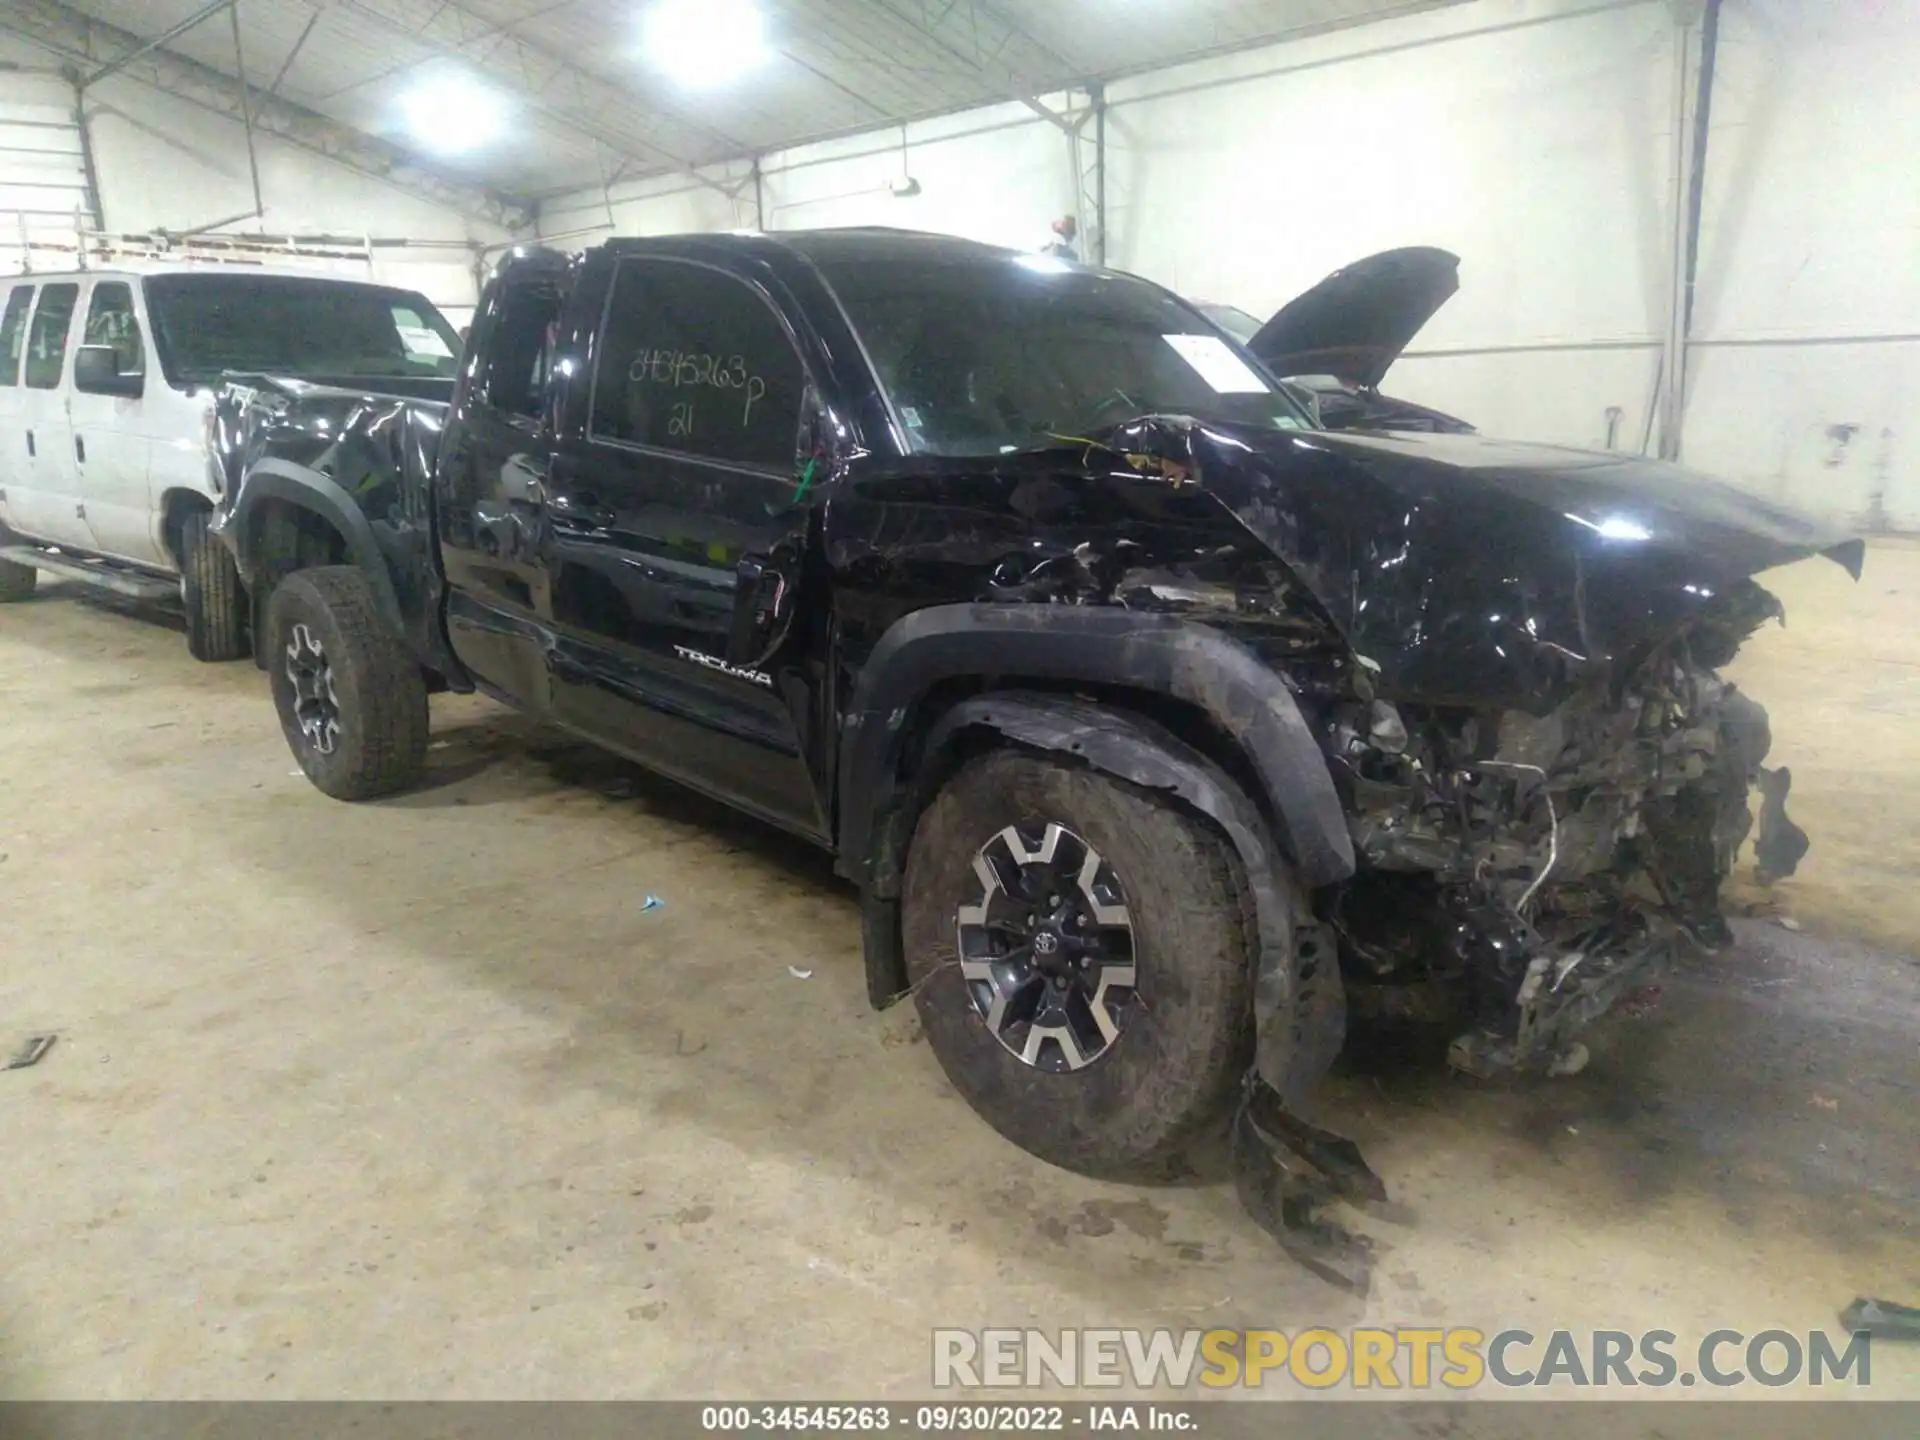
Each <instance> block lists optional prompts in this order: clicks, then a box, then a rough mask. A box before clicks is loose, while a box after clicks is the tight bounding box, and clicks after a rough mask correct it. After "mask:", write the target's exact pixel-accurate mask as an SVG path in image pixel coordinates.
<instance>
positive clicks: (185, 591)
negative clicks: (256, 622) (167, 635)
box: [180, 510, 247, 660]
mask: <svg viewBox="0 0 1920 1440" xmlns="http://www.w3.org/2000/svg"><path fill="white" fill-rule="evenodd" d="M212 519H213V516H212V515H211V513H209V512H208V511H205V510H195V511H193V512H191V513H189V514H188V515H187V516H186V517H185V519H183V520H182V521H181V523H180V577H181V584H180V593H181V598H182V599H183V600H184V601H185V602H186V608H187V651H188V653H189V654H191V655H192V656H193V658H194V659H196V660H238V659H240V657H241V656H243V655H245V654H246V653H247V610H246V603H245V596H244V595H243V594H242V592H241V589H240V572H239V571H238V570H237V569H235V568H234V564H233V557H232V556H231V555H229V554H228V553H227V551H226V547H225V546H223V545H221V544H220V542H219V541H217V540H215V539H214V538H213V536H212V535H211V534H209V533H208V529H207V527H208V525H209V524H210V523H211V522H212Z"/></svg>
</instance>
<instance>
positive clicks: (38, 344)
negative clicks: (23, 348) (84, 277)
mask: <svg viewBox="0 0 1920 1440" xmlns="http://www.w3.org/2000/svg"><path fill="white" fill-rule="evenodd" d="M79 303H80V287H79V286H78V285H49V286H47V287H46V289H44V290H42V291H41V292H40V304H39V306H38V307H36V308H35V310H34V312H33V325H32V327H31V328H30V329H29V330H28V331H27V366H26V378H27V384H28V385H30V386H32V387H33V388H34V389H36V390H57V389H58V388H59V386H60V371H61V369H62V368H63V367H64V366H65V364H66V359H67V332H68V331H69V330H71V329H72V328H73V311H74V307H75V306H76V305H78V304H79Z"/></svg>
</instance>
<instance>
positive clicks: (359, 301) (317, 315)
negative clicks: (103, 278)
mask: <svg viewBox="0 0 1920 1440" xmlns="http://www.w3.org/2000/svg"><path fill="white" fill-rule="evenodd" d="M147 315H148V318H149V319H150V320H151V321H152V323H153V331H154V348H155V349H156V350H158V351H159V354H160V365H161V368H162V369H163V370H165V371H166V375H167V379H168V381H169V382H171V383H173V384H175V385H204V384H208V383H211V382H213V381H215V380H218V379H219V378H220V376H221V374H222V373H223V372H225V371H228V370H237V371H242V372H250V373H255V374H267V375H285V376H288V377H290V378H293V379H296V380H316V381H326V380H379V379H420V380H447V379H452V378H453V375H454V371H455V369H456V368H457V366H458V363H459V361H458V356H459V353H460V337H459V336H458V335H456V334H455V333H454V330H453V327H452V326H451V325H449V324H447V321H446V317H445V316H443V315H441V313H440V312H439V311H438V310H436V309H434V308H433V306H432V304H431V303H430V302H428V301H427V299H426V298H425V297H424V296H421V295H416V294H414V293H412V292H411V291H407V290H392V289H388V288H387V287H386V286H383V285H362V284H358V283H354V282H348V281H340V280H322V279H319V278H311V279H310V278H307V277H304V276H295V275H216V274H206V275H156V276H154V277H153V278H152V279H151V280H149V281H147Z"/></svg>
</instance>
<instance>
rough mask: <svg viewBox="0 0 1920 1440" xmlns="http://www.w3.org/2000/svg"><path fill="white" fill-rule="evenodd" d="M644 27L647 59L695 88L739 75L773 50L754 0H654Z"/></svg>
mask: <svg viewBox="0 0 1920 1440" xmlns="http://www.w3.org/2000/svg"><path fill="white" fill-rule="evenodd" d="M641 28H642V34H643V38H644V39H645V41H646V48H647V58H648V60H650V61H651V62H652V63H653V64H654V65H655V66H656V67H658V68H659V69H661V70H663V71H665V72H666V73H667V74H668V75H669V76H671V77H672V79H673V80H674V81H675V82H676V83H678V84H681V85H685V86H688V87H689V88H692V89H699V88H703V87H705V86H709V85H721V84H724V83H726V82H727V81H729V80H735V79H738V78H739V77H740V76H742V75H744V74H746V73H747V72H748V71H749V70H751V69H753V68H754V67H755V66H757V65H759V64H760V63H762V62H763V61H764V60H766V58H767V56H768V54H769V51H768V49H767V24H766V20H765V18H764V17H763V16H762V15H761V13H760V7H759V6H758V5H756V4H754V3H753V0H654V3H653V5H652V6H651V7H650V8H649V9H648V10H647V13H646V17H645V19H644V20H643V21H642V22H641Z"/></svg>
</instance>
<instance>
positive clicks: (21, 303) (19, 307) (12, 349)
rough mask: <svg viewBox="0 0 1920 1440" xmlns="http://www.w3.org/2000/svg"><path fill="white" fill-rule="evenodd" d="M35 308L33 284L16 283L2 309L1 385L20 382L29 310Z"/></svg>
mask: <svg viewBox="0 0 1920 1440" xmlns="http://www.w3.org/2000/svg"><path fill="white" fill-rule="evenodd" d="M32 308H33V286H31V285H16V286H14V287H13V289H12V290H11V291H10V292H8V295H7V306H6V309H5V310H4V311H0V386H6V387H8V388H12V387H13V386H16V385H18V384H19V383H20V355H21V352H22V351H24V350H25V349H26V346H27V311H29V310H31V309H32Z"/></svg>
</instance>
